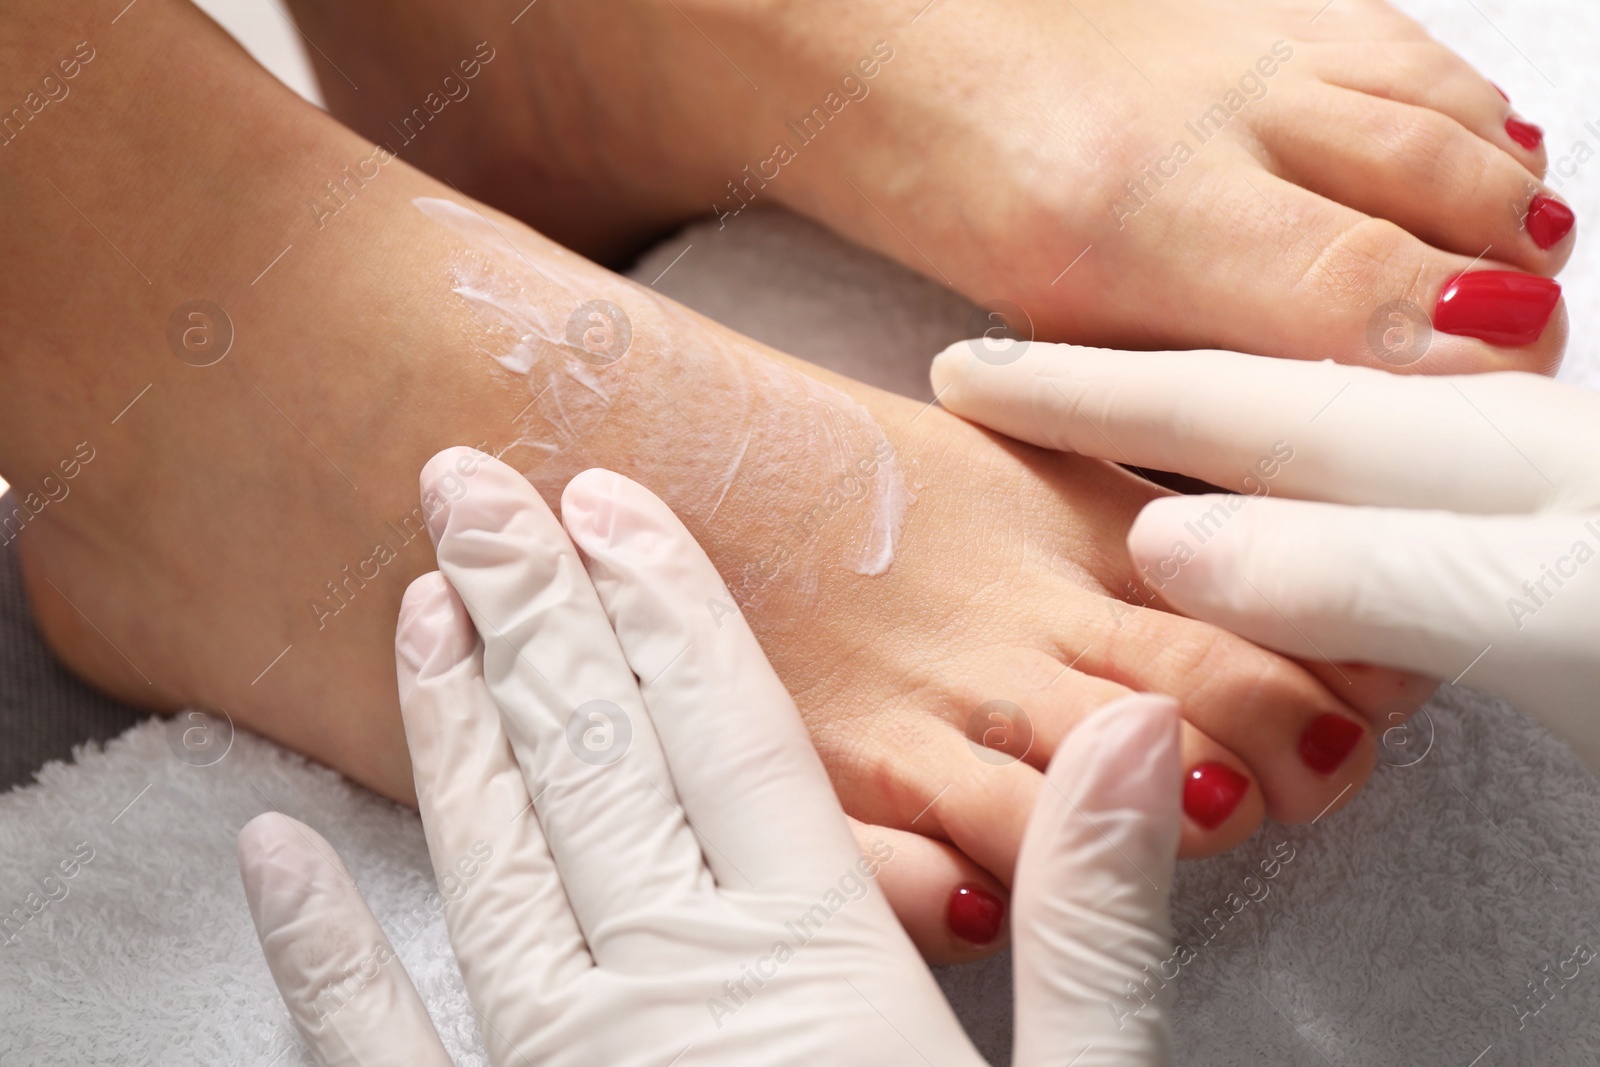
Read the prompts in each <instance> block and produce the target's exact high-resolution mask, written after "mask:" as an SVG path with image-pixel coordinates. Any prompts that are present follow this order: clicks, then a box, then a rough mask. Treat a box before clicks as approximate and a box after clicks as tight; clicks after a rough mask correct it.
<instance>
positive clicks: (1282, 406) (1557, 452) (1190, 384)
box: [932, 342, 1600, 769]
mask: <svg viewBox="0 0 1600 1067" xmlns="http://www.w3.org/2000/svg"><path fill="white" fill-rule="evenodd" d="M932 376H933V384H934V389H935V390H936V392H937V394H938V396H939V398H940V400H941V402H942V403H943V404H944V405H945V406H946V407H947V408H949V409H950V410H951V411H953V412H955V413H957V414H959V415H962V416H964V417H966V418H968V419H971V420H974V421H976V422H980V423H982V424H984V425H985V426H988V427H990V428H991V429H994V430H997V431H999V432H1001V433H1005V434H1009V435H1010V436H1012V437H1016V438H1018V439H1020V440H1023V441H1027V442H1030V443H1032V444H1036V445H1039V446H1041V447H1045V448H1053V449H1059V450H1064V451H1072V452H1077V453H1081V454H1083V455H1089V456H1098V457H1100V458H1103V459H1108V460H1112V461H1115V462H1119V463H1126V464H1130V465H1132V466H1138V467H1145V468H1150V469H1155V470H1164V471H1172V472H1176V473H1180V474H1186V475H1190V476H1192V477H1195V478H1200V479H1203V480H1204V481H1206V482H1210V483H1211V484H1213V485H1216V486H1220V487H1222V488H1224V489H1228V490H1231V491H1232V492H1234V493H1237V494H1240V495H1238V496H1218V495H1206V496H1188V497H1169V498H1165V499H1161V500H1157V501H1154V502H1152V503H1151V504H1149V505H1147V506H1146V507H1145V509H1144V511H1143V512H1142V513H1141V514H1140V516H1139V518H1138V521H1137V522H1136V523H1135V524H1134V527H1133V530H1132V532H1131V533H1130V534H1129V537H1128V544H1129V547H1130V548H1131V550H1132V552H1133V556H1134V560H1135V562H1136V563H1137V565H1138V566H1139V567H1140V569H1141V571H1142V573H1143V574H1144V576H1145V579H1146V582H1145V584H1146V586H1147V588H1148V589H1149V590H1150V591H1151V592H1152V593H1153V594H1155V595H1157V596H1159V597H1160V598H1161V599H1162V600H1164V601H1165V602H1166V603H1167V604H1169V605H1171V606H1173V607H1175V608H1176V609H1177V610H1179V611H1181V612H1183V613H1185V614H1188V615H1192V616H1195V617H1196V618H1200V619H1205V620H1207V621H1209V622H1213V623H1216V624H1218V625H1221V626H1225V627H1227V628H1229V629H1231V630H1233V631H1234V632H1236V633H1239V634H1241V635H1243V636H1244V637H1247V638H1249V639H1251V640H1253V641H1256V642H1258V643H1259V644H1262V645H1265V646H1267V647H1268V648H1273V649H1277V650H1278V651H1280V652H1284V653H1287V654H1290V655H1294V656H1301V657H1306V658H1315V659H1317V660H1323V661H1328V662H1333V663H1343V662H1366V663H1372V664H1380V665H1384V666H1389V667H1398V668H1405V669H1409V670H1415V671H1419V672H1421V673H1424V674H1427V675H1429V676H1431V677H1434V678H1439V679H1443V680H1447V681H1458V682H1462V683H1463V684H1466V685H1470V686H1473V687H1475V688H1478V689H1483V690H1487V691H1489V692H1492V693H1496V694H1498V695H1500V696H1504V697H1506V698H1507V699H1509V700H1512V701H1514V702H1515V703H1517V704H1518V705H1519V706H1521V707H1523V708H1525V709H1526V710H1527V711H1528V712H1529V713H1531V714H1533V715H1535V716H1537V717H1538V718H1540V719H1541V720H1542V721H1543V722H1544V723H1545V724H1546V725H1547V726H1549V727H1550V729H1551V730H1553V731H1554V732H1555V733H1556V734H1558V735H1559V736H1561V737H1562V738H1564V739H1565V740H1566V741H1567V742H1568V743H1569V744H1570V745H1571V746H1572V747H1573V748H1574V749H1575V750H1576V751H1577V752H1578V754H1579V755H1580V756H1581V757H1582V758H1583V759H1584V760H1585V761H1586V762H1587V763H1588V764H1589V766H1590V767H1591V768H1593V769H1600V709H1597V707H1596V697H1595V694H1596V693H1597V692H1600V396H1596V395H1595V394H1593V393H1591V392H1588V391H1586V390H1582V389H1578V388H1575V387H1570V386H1564V385H1560V384H1557V383H1555V382H1552V381H1550V380H1548V379H1545V378H1541V377H1538V376H1535V375H1531V374H1517V373H1498V374H1482V375H1471V376H1463V377H1445V378H1424V377H1402V376H1397V375H1392V374H1387V373H1384V372H1382V371H1376V370H1367V369H1361V368H1357V367H1349V366H1344V365H1340V364H1335V363H1295V362H1293V361H1289V360H1264V359H1258V358H1256V357H1253V356H1243V355H1238V354H1235V353H1231V352H1113V351H1106V350H1103V349H1091V348H1076V347H1072V346H1067V345H1050V344H1038V343H1020V342H1004V343H1000V342H996V343H992V344H990V345H988V346H987V347H985V348H984V350H983V353H982V355H981V356H980V355H979V353H978V352H977V350H976V349H975V348H974V347H969V346H968V345H965V344H961V345H953V346H951V347H950V348H949V349H947V350H946V351H944V352H943V353H941V354H940V355H939V356H938V358H937V359H935V360H934V364H933V370H932ZM1283 498H1300V499H1283Z"/></svg>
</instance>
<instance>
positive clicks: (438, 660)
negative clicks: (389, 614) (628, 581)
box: [395, 571, 593, 1059]
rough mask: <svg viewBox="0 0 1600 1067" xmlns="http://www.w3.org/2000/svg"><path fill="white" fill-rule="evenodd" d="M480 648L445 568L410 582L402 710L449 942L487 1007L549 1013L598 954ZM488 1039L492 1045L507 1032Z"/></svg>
mask: <svg viewBox="0 0 1600 1067" xmlns="http://www.w3.org/2000/svg"><path fill="white" fill-rule="evenodd" d="M481 650H482V645H481V644H480V642H479V640H478V634H477V632H476V631H475V630H473V628H472V620H471V619H470V618H468V616H467V610H466V608H465V607H464V606H463V605H462V603H461V600H460V598H458V597H457V596H456V594H455V591H454V590H453V589H451V588H450V585H449V583H448V582H446V581H445V578H444V575H442V574H440V573H439V572H438V571H433V572H432V573H429V574H424V575H423V576H422V577H420V578H418V579H417V580H416V581H414V582H412V583H411V587H410V588H409V589H407V590H406V595H405V599H404V600H402V601H401V604H400V624H399V626H398V627H397V628H396V630H395V660H396V665H397V671H398V675H399V681H400V712H401V716H402V717H403V719H404V720H405V728H406V744H407V745H408V746H409V747H410V750H411V767H412V773H413V775H414V777H415V779H416V786H417V807H418V810H419V811H420V812H421V813H422V826H423V830H424V832H425V833H426V834H427V838H428V855H429V857H430V858H431V859H432V861H433V871H434V877H435V879H436V880H437V881H438V884H439V896H440V898H441V899H442V901H443V907H444V916H445V923H446V925H447V926H448V927H449V929H450V943H451V944H452V945H453V946H454V947H455V950H456V958H457V960H458V962H459V963H460V966H461V976H462V979H463V980H464V981H465V983H466V987H467V994H468V996H470V997H471V998H472V1002H473V1004H474V1005H476V1006H477V1008H478V1010H479V1011H481V1012H483V1013H484V1014H485V1015H486V1016H487V1017H488V1018H490V1019H500V1020H509V1019H513V1018H516V1019H525V1018H528V1017H529V1013H531V1012H535V1011H548V1010H549V1005H550V1004H551V1002H552V1001H553V1000H555V998H556V996H557V995H558V994H559V993H560V992H561V991H563V990H565V989H568V988H570V987H571V985H572V983H574V982H575V981H577V979H578V978H579V977H581V976H582V975H583V973H584V972H585V971H587V970H589V969H590V968H591V967H592V966H593V962H592V961H591V960H590V958H589V952H588V949H587V948H586V947H585V945H584V942H583V936H582V934H581V933H580V932H579V930H578V924H577V920H576V919H575V918H574V916H573V914H572V909H571V906H570V905H569V904H568V903H567V895H566V892H565V891H564V890H563V888H562V885H561V878H560V876H559V875H558V873H557V871H556V865H555V861H554V860H553V859H552V858H551V856H550V850H549V848H548V847H547V845H546V844H545V840H544V834H543V831H542V830H541V828H540V825H539V817H538V816H537V815H536V814H535V813H534V811H533V810H532V808H533V805H532V803H531V801H530V799H529V795H528V787H527V785H526V783H525V782H524V781H523V778H522V770H521V768H520V767H518V766H517V760H516V757H515V756H514V755H513V754H512V751H511V742H510V741H509V740H508V739H507V738H506V734H505V729H504V727H503V726H502V725H501V722H500V709H499V708H498V707H496V706H495V702H494V699H493V698H492V697H491V696H490V695H489V687H488V685H487V684H486V683H485V682H484V680H483V658H482V651H481ZM484 1035H485V1037H486V1038H487V1039H488V1040H489V1042H490V1048H491V1051H493V1050H494V1048H495V1039H496V1037H497V1034H496V1032H495V1031H493V1030H488V1029H486V1030H485V1031H484ZM497 1059H498V1057H497Z"/></svg>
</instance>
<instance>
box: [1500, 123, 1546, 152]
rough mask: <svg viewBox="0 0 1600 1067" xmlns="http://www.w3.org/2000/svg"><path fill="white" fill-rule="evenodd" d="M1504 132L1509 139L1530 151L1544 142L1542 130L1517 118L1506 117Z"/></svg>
mask: <svg viewBox="0 0 1600 1067" xmlns="http://www.w3.org/2000/svg"><path fill="white" fill-rule="evenodd" d="M1506 133H1508V134H1510V135H1511V139H1512V140H1513V141H1515V142H1517V143H1518V144H1519V145H1521V146H1522V147H1523V148H1526V149H1527V150H1528V151H1530V152H1532V151H1534V150H1535V149H1537V148H1538V147H1539V146H1540V145H1542V144H1544V131H1543V130H1541V129H1540V128H1539V127H1537V126H1535V125H1534V124H1533V123H1531V122H1523V121H1522V120H1521V119H1519V118H1515V117H1512V118H1509V119H1506Z"/></svg>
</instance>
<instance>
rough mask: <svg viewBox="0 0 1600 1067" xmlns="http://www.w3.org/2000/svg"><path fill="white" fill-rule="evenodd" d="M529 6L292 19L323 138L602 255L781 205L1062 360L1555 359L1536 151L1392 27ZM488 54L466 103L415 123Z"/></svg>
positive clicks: (1561, 255) (981, 1)
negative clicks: (1207, 356)
mask: <svg viewBox="0 0 1600 1067" xmlns="http://www.w3.org/2000/svg"><path fill="white" fill-rule="evenodd" d="M518 6H519V5H516V4H513V5H511V6H510V7H506V6H505V5H502V4H499V3H490V2H489V0H468V2H466V3H462V2H459V0H450V2H449V3H444V2H442V0H424V2H423V3H419V4H413V5H411V6H410V8H409V9H408V15H407V17H406V18H405V19H396V18H394V17H393V14H392V12H391V10H390V8H389V7H388V6H387V5H383V4H366V5H363V4H359V3H356V4H340V5H330V4H321V3H313V2H311V0H305V2H303V3H299V4H297V5H296V9H297V14H298V15H299V17H300V18H301V20H302V22H303V23H304V24H305V26H306V27H307V30H308V32H309V33H310V34H311V36H312V37H313V39H314V40H317V41H318V42H319V47H320V48H321V49H322V51H323V52H324V53H326V55H327V56H331V57H333V59H334V61H335V62H336V63H338V64H339V67H340V69H341V70H342V71H343V73H342V74H341V73H335V71H334V69H332V67H330V65H329V64H327V63H326V62H322V61H321V60H319V63H320V64H321V65H320V70H321V72H322V75H323V84H324V86H325V88H326V90H327V94H328V97H329V101H330V105H331V107H332V109H333V111H334V113H335V114H336V115H339V116H341V117H342V118H344V119H345V120H346V121H348V122H350V123H351V124H352V125H353V126H354V127H355V128H356V129H357V130H359V131H361V132H362V133H364V134H366V135H367V136H369V137H372V138H374V139H377V140H381V141H386V142H387V143H389V144H390V145H391V146H393V147H394V148H395V149H396V150H398V151H400V152H402V153H403V154H404V155H405V157H406V158H407V159H409V160H411V161H412V162H415V163H417V164H418V165H420V166H422V167H423V169H425V170H429V171H430V172H432V173H435V174H439V175H441V176H444V177H446V178H448V179H449V180H451V181H452V182H454V183H455V184H456V185H457V186H458V187H459V188H460V189H462V190H463V191H465V192H468V193H472V194H475V195H478V196H480V197H482V198H483V199H486V200H488V201H489V202H491V203H495V204H497V205H498V206H501V207H503V208H505V209H506V210H508V211H510V212H511V213H513V214H516V215H518V216H520V217H521V218H523V219H525V220H526V221H528V222H529V223H531V224H532V225H534V226H535V227H537V228H539V229H541V230H543V231H545V232H548V233H550V234H551V235H552V236H555V237H557V238H558V239H560V240H563V241H566V242H567V243H569V244H571V245H573V247H576V248H579V249H580V250H581V251H585V252H587V253H589V254H598V255H604V254H607V253H617V252H619V250H621V249H624V248H626V247H627V246H628V242H629V241H630V240H631V241H634V242H637V241H638V240H639V239H640V237H641V235H643V234H648V233H650V232H651V231H652V230H659V229H660V228H662V227H665V226H670V225H672V224H673V223H674V222H677V221H681V220H682V219H684V218H685V217H687V216H690V215H693V214H703V213H706V212H708V211H713V210H714V211H715V212H716V213H717V214H718V215H720V216H722V217H723V219H724V222H725V223H726V224H727V225H737V224H738V216H739V214H740V212H741V211H742V210H743V209H744V207H745V206H747V205H749V204H760V203H763V202H779V203H786V204H788V205H789V206H791V207H794V208H796V209H797V210H799V211H802V212H804V213H806V214H809V215H812V216H813V217H815V218H818V219H820V220H822V221H824V222H826V223H828V224H829V225H831V226H833V227H834V228H836V229H838V230H839V231H840V232H842V233H844V234H846V235H847V236H850V237H853V238H855V239H857V240H859V241H862V242H864V243H867V244H869V245H871V246H873V247H875V248H877V249H879V250H880V251H882V252H884V253H886V254H888V255H891V256H893V257H895V258H897V259H899V260H901V261H902V262H904V263H906V264H907V265H909V266H911V267H912V268H914V269H916V270H919V271H922V272H924V273H926V274H928V275H929V276H931V277H933V278H936V279H938V280H941V281H943V282H945V283H946V284H948V285H951V286H953V287H954V288H956V289H959V290H961V291H962V292H964V293H965V294H967V295H968V296H969V297H971V298H973V299H974V300H976V301H980V302H993V301H1008V302H1011V303H1012V304H1014V305H1020V306H1021V308H1022V309H1024V313H1025V316H1027V317H1031V328H1033V329H1036V330H1037V331H1038V333H1039V335H1040V336H1043V337H1048V338H1051V339H1066V340H1072V341H1076V342H1079V343H1085V344H1098V345H1110V346H1124V347H1147V346H1153V347H1157V348H1168V347H1174V348H1183V347H1220V348H1230V349H1238V350H1242V351H1252V352H1259V353H1262V354H1265V355H1275V356H1291V357H1297V358H1309V359H1322V358H1333V359H1340V360H1345V361H1349V362H1366V363H1372V364H1375V365H1378V366H1381V367H1390V368H1404V369H1407V370H1413V371H1418V370H1420V371H1425V372H1447V371H1460V370H1486V369H1494V368H1504V367H1508V366H1509V367H1516V368H1520V369H1533V370H1549V369H1551V368H1553V367H1554V365H1555V364H1556V362H1557V361H1558V360H1559V358H1560V354H1561V351H1562V349H1563V346H1564V344H1565V339H1566V320H1565V312H1564V309H1563V307H1562V305H1561V304H1560V303H1559V301H1558V296H1559V288H1558V287H1557V286H1555V285H1554V284H1553V283H1550V282H1548V281H1546V280H1544V278H1543V277H1541V276H1550V275H1554V274H1555V273H1556V271H1557V270H1558V269H1559V268H1560V267H1561V265H1562V264H1563V263H1565V261H1566V259H1567V257H1568V256H1569V255H1570V253H1571V250H1572V244H1573V238H1572V236H1571V232H1572V224H1573V220H1572V215H1571V213H1570V212H1569V211H1568V210H1567V208H1566V207H1565V206H1564V205H1563V204H1562V203H1561V202H1560V198H1559V197H1557V196H1556V195H1555V194H1554V193H1553V192H1552V191H1551V190H1550V189H1548V188H1546V187H1545V186H1544V185H1543V184H1542V183H1541V182H1540V181H1539V177H1540V176H1541V175H1542V174H1543V172H1544V166H1545V153H1544V149H1543V147H1542V145H1541V143H1540V133H1539V131H1538V129H1537V127H1534V126H1532V125H1530V124H1528V123H1527V122H1526V121H1525V120H1523V119H1522V118H1521V117H1520V116H1518V115H1517V114H1516V112H1515V111H1514V110H1513V108H1512V105H1511V104H1510V103H1509V102H1507V101H1506V100H1505V99H1504V98H1503V97H1502V96H1501V95H1500V93H1499V92H1498V91H1497V90H1496V89H1495V87H1494V86H1493V85H1492V84H1491V83H1490V82H1489V81H1488V80H1486V79H1485V78H1483V77H1482V76H1481V75H1480V74H1478V73H1477V72H1476V71H1474V70H1473V69H1472V68H1471V67H1469V66H1468V65H1467V64H1466V63H1465V62H1463V61H1462V60H1461V59H1460V58H1459V57H1457V56H1456V55H1454V54H1453V53H1452V52H1450V51H1449V50H1448V49H1446V48H1444V47H1443V46H1442V45H1439V44H1438V43H1436V42H1435V41H1433V40H1432V39H1431V38H1430V37H1429V36H1428V35H1427V34H1426V33H1425V32H1424V31H1423V30H1422V29H1421V28H1420V27H1419V26H1418V25H1417V24H1416V23H1414V22H1413V21H1411V20H1410V19H1408V18H1406V17H1405V16H1403V15H1401V14H1399V13H1398V12H1396V11H1395V10H1394V9H1393V8H1391V7H1390V6H1389V5H1388V4H1386V3H1383V2H1381V0H1346V2H1343V3H1338V4H1328V3H1326V2H1325V0H1292V2H1289V3H1282V4H1275V5H1262V4H1259V3H1255V2H1252V0H1201V2H1198V3H1196V2H1193V0H1139V2H1137V3H1129V2H1127V0H1079V2H1078V3H1075V4H1059V3H1051V2H1048V0H1022V2H1021V3H1018V2H1017V0H974V2H968V3H961V4H948V3H936V4H928V3H924V2H922V0H912V2H909V3H900V2H889V0H877V2H869V3H861V2H859V0H849V2H845V0H827V2H822V3H811V4H798V5H783V4H749V3H728V2H727V0H674V2H672V3H663V2H662V0H630V2H626V3H621V4H604V5H595V4H585V3H580V2H570V3H568V2H563V0H544V2H543V3H540V4H538V5H537V6H530V7H529V8H527V9H525V10H522V11H520V12H518V11H517V10H516V8H517V7H518ZM480 41H483V42H487V45H486V47H488V48H490V49H493V50H495V51H496V52H497V54H499V55H500V56H502V57H503V58H500V59H497V60H496V61H495V62H494V64H492V65H491V66H489V67H487V68H484V70H483V72H482V75H481V77H479V78H478V80H477V83H476V84H475V86H473V87H472V88H471V92H472V93H473V95H472V96H471V97H470V98H467V99H463V100H462V101H461V102H460V103H449V104H448V105H447V107H448V110H445V111H444V112H443V113H442V114H440V115H438V117H437V119H436V120H433V121H431V122H429V121H427V120H428V119H429V118H430V115H429V112H428V110H427V109H425V108H424V109H423V110H421V111H414V109H416V108H419V107H421V104H422V102H423V101H424V100H425V99H427V98H428V94H430V93H432V94H434V95H433V97H432V99H434V100H435V101H439V100H443V99H444V98H443V97H442V96H441V95H440V93H441V92H442V91H443V90H442V88H441V85H442V83H441V79H442V77H443V76H444V75H446V74H449V73H450V72H452V71H453V70H455V69H456V67H457V65H458V61H459V60H460V59H462V58H470V57H471V56H472V54H473V52H474V49H475V47H476V46H477V42H480ZM346 75H348V77H346ZM352 80H353V81H354V82H355V83H356V84H359V86H360V91H359V92H356V91H354V85H352V84H351V81H352ZM453 84H454V85H455V87H456V89H457V90H462V89H463V88H464V86H465V83H464V82H462V81H461V80H460V79H459V78H457V79H456V80H455V82H454V83H453ZM757 85H759V90H757V88H756V86H757ZM411 115H416V116H417V117H418V118H419V119H421V120H423V122H421V123H419V122H418V121H416V120H415V119H414V120H412V121H411V122H410V124H409V125H407V122H406V117H407V116H411ZM423 123H425V127H424V124H423ZM1507 270H1513V271H1517V272H1526V273H1522V274H1517V275H1515V276H1513V277H1511V278H1509V279H1508V278H1506V277H1504V276H1503V275H1499V274H1497V273H1495V272H1500V271H1507ZM1463 272H1466V273H1467V274H1468V275H1469V278H1468V280H1467V281H1466V282H1464V283H1455V281H1454V280H1455V279H1456V278H1457V277H1458V276H1459V275H1461V274H1462V273H1463ZM1002 307H1003V305H1002ZM1006 314H1008V315H1009V316H1010V317H1011V318H1012V319H1013V320H1015V321H1014V322H1013V325H1014V326H1016V327H1017V328H1018V329H1028V328H1030V327H1029V326H1028V325H1026V324H1023V323H1021V322H1020V320H1021V318H1022V317H1023V316H1022V315H1018V314H1017V313H1016V312H1015V310H1014V309H1006ZM1430 333H1431V344H1430V341H1429V334H1430Z"/></svg>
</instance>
